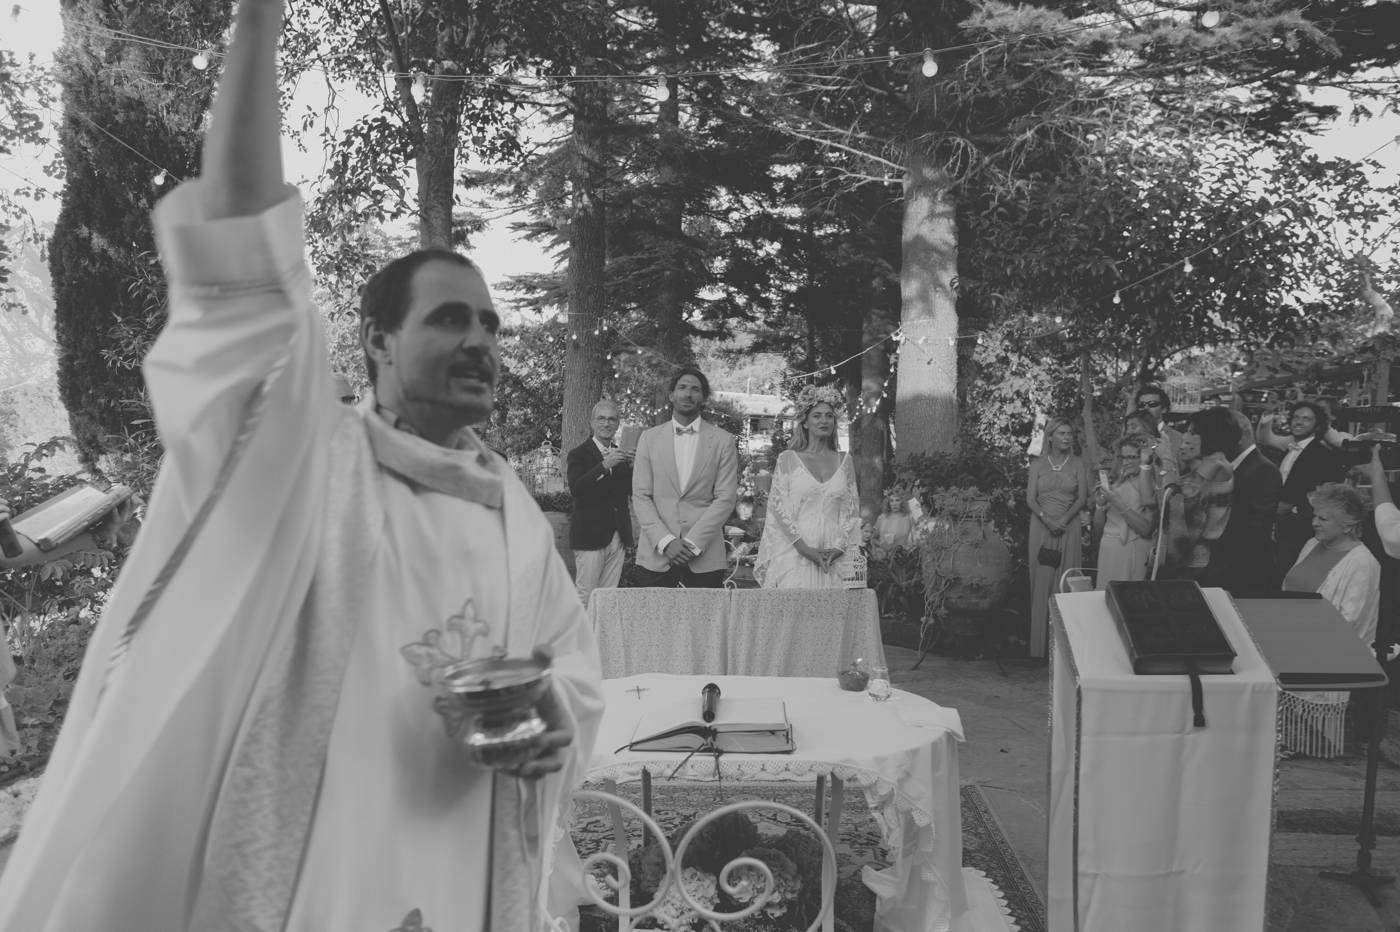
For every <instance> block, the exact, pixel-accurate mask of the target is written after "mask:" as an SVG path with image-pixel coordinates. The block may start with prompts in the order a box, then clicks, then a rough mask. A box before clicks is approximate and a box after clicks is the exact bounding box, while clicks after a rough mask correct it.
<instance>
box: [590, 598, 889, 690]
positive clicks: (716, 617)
mask: <svg viewBox="0 0 1400 932" xmlns="http://www.w3.org/2000/svg"><path fill="white" fill-rule="evenodd" d="M588 612H589V615H590V617H591V618H592V620H593V630H594V632H595V633H596V634H597V636H598V652H599V654H601V655H602V658H603V676H605V677H610V678H611V677H619V676H632V675H634V674H638V673H711V674H729V675H737V676H816V677H834V676H835V675H836V671H837V669H838V666H840V665H844V664H845V663H849V662H850V661H851V660H853V659H855V658H857V657H862V658H865V659H866V660H867V661H869V662H871V663H881V664H883V663H884V662H885V649H884V646H883V645H882V644H881V641H880V614H879V604H878V602H877V600H876V598H875V592H874V591H873V590H871V589H733V590H730V589H596V590H594V592H593V597H592V599H591V600H590V601H589V605H588Z"/></svg>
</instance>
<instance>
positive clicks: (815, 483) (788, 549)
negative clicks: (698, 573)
mask: <svg viewBox="0 0 1400 932" xmlns="http://www.w3.org/2000/svg"><path fill="white" fill-rule="evenodd" d="M842 404H843V399H842V398H841V395H840V393H839V392H837V391H836V389H834V388H831V387H829V386H823V387H821V388H817V387H816V386H814V385H808V386H807V387H805V388H804V389H802V391H801V393H799V394H798V396H797V423H796V424H795V425H794V426H793V429H792V444H791V446H789V447H788V449H786V450H784V451H783V452H782V453H780V454H779V455H778V462H777V464H776V466H775V467H774V469H773V484H772V486H771V487H770V489H769V491H768V514H767V517H766V518H765V520H764V524H763V537H762V538H761V539H760V540H759V542H758V557H757V558H756V559H755V560H754V577H755V578H756V579H757V580H758V582H759V585H761V586H763V587H764V588H768V589H838V588H841V587H843V586H844V585H845V582H844V580H843V578H842V577H843V572H842V571H843V567H844V566H845V565H847V564H848V563H849V561H850V560H851V559H853V558H854V557H855V555H856V553H857V551H858V549H859V548H860V541H861V524H860V497H859V495H858V494H857V492H856V469H855V463H854V462H853V461H852V460H851V457H850V455H849V454H846V453H842V452H841V451H840V448H839V444H838V443H837V440H836V417H837V415H836V412H837V411H838V410H840V408H841V406H842Z"/></svg>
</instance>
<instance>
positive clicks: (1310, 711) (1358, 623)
mask: <svg viewBox="0 0 1400 932" xmlns="http://www.w3.org/2000/svg"><path fill="white" fill-rule="evenodd" d="M1308 506H1309V508H1310V509H1311V511H1312V526H1313V536H1312V538H1311V539H1309V540H1308V541H1307V542H1305V543H1304V544H1303V549H1302V552H1301V553H1300V554H1299V555H1298V560H1297V562H1295V563H1294V564H1293V568H1292V569H1290V570H1289V571H1288V574H1287V575H1286V576H1284V578H1283V588H1284V589H1288V590H1292V591H1294V592H1316V593H1317V594H1318V595H1320V596H1322V597H1323V598H1324V599H1326V600H1327V601H1328V602H1331V603H1332V606H1333V607H1334V608H1335V609H1336V610H1337V611H1338V612H1339V613H1340V614H1341V616H1342V617H1343V618H1345V619H1346V621H1347V623H1348V624H1349V625H1351V627H1352V630H1353V631H1355V632H1356V636H1357V637H1358V638H1360V639H1361V643H1362V644H1365V645H1366V649H1367V650H1371V649H1372V642H1373V641H1375V639H1376V623H1377V621H1378V620H1379V618H1380V598H1381V594H1380V584H1381V565H1380V563H1378V562H1377V561H1376V558H1375V557H1374V556H1372V555H1371V551H1370V550H1369V549H1367V547H1366V545H1365V544H1363V543H1362V542H1361V528H1362V524H1363V522H1365V520H1366V517H1367V515H1366V502H1365V501H1364V500H1363V499H1362V497H1361V493H1360V492H1358V491H1356V489H1353V488H1352V487H1351V486H1349V485H1343V484H1342V483H1340V482H1325V483H1323V484H1322V485H1319V486H1318V487H1317V488H1315V489H1313V490H1312V492H1310V493H1308ZM1348 696H1349V694H1348V693H1345V692H1331V691H1326V692H1308V693H1294V692H1289V691H1285V692H1284V693H1283V694H1282V695H1280V696H1279V718H1280V720H1281V721H1282V728H1281V729H1280V731H1281V739H1280V744H1281V745H1282V746H1283V748H1284V750H1285V752H1303V753H1308V754H1314V755H1317V756H1320V757H1333V756H1336V755H1338V754H1340V753H1342V751H1343V745H1344V725H1343V715H1344V712H1343V710H1344V709H1345V707H1346V703H1347V699H1348Z"/></svg>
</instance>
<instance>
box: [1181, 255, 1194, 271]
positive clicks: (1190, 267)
mask: <svg viewBox="0 0 1400 932" xmlns="http://www.w3.org/2000/svg"><path fill="white" fill-rule="evenodd" d="M1181 271H1183V272H1185V273H1186V274H1187V275H1190V274H1191V273H1192V272H1194V271H1196V267H1195V266H1194V265H1192V264H1191V257H1190V256H1187V257H1186V261H1185V262H1183V263H1181Z"/></svg>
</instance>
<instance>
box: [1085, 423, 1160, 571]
mask: <svg viewBox="0 0 1400 932" xmlns="http://www.w3.org/2000/svg"><path fill="white" fill-rule="evenodd" d="M1151 460H1152V446H1151V439H1150V438H1149V437H1148V436H1147V435H1146V434H1129V435H1127V436H1125V437H1124V438H1123V439H1122V440H1119V441H1118V475H1117V478H1115V479H1114V480H1112V481H1111V483H1110V484H1109V485H1108V487H1107V488H1105V487H1103V486H1102V485H1101V486H1100V487H1099V488H1098V489H1096V490H1095V492H1094V500H1095V503H1096V507H1095V510H1094V519H1093V520H1094V527H1095V529H1096V530H1098V531H1099V532H1100V534H1099V557H1098V560H1097V562H1096V563H1095V566H1096V567H1097V572H1096V574H1095V576H1096V580H1097V581H1096V584H1095V588H1097V589H1103V588H1106V587H1107V586H1108V584H1109V583H1110V582H1112V581H1114V580H1141V579H1146V578H1147V573H1148V566H1149V563H1150V561H1151V559H1152V543H1153V533H1154V532H1155V531H1156V529H1157V507H1156V501H1157V498H1156V494H1155V492H1154V490H1153V483H1152V476H1153V469H1152V462H1151Z"/></svg>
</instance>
